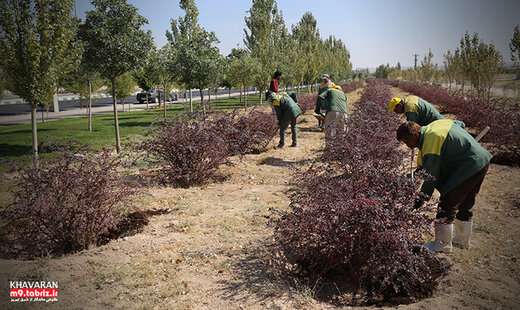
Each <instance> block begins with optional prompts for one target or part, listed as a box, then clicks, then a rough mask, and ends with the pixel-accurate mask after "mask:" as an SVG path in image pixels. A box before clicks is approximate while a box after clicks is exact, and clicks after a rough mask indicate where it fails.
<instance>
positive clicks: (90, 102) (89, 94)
mask: <svg viewBox="0 0 520 310" xmlns="http://www.w3.org/2000/svg"><path fill="white" fill-rule="evenodd" d="M87 82H88V131H90V132H92V83H91V82H90V80H88V81H87Z"/></svg>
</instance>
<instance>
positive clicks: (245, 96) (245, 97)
mask: <svg viewBox="0 0 520 310" xmlns="http://www.w3.org/2000/svg"><path fill="white" fill-rule="evenodd" d="M244 106H245V107H246V108H247V88H246V87H245V86H244Z"/></svg>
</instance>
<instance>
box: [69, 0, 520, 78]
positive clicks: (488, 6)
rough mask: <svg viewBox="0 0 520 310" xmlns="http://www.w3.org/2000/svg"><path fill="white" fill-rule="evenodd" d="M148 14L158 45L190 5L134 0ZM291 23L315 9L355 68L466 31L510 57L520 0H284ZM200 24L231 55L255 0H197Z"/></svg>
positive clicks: (455, 38) (439, 50)
mask: <svg viewBox="0 0 520 310" xmlns="http://www.w3.org/2000/svg"><path fill="white" fill-rule="evenodd" d="M128 2H129V3H131V4H132V5H134V6H136V7H137V8H138V9H139V13H140V14H141V15H143V16H144V17H146V18H147V19H148V22H149V24H148V25H146V29H147V30H148V29H149V30H151V31H152V34H153V37H154V39H155V43H156V45H157V46H162V45H164V44H165V43H166V36H165V32H166V30H168V29H169V28H170V20H171V19H172V18H177V17H179V16H182V15H183V14H184V12H183V11H182V10H181V9H180V8H179V2H178V1H175V0H128ZM277 3H278V7H279V9H281V11H282V13H283V16H284V19H285V22H286V24H287V25H288V26H289V27H290V25H293V24H296V23H297V22H298V20H299V19H300V18H301V16H302V15H303V14H304V13H305V12H307V11H309V12H311V13H312V14H313V15H314V17H315V18H316V20H317V22H318V28H319V31H320V34H321V36H322V37H326V36H329V35H334V36H336V37H337V38H340V39H342V40H343V41H344V42H345V44H346V46H347V48H348V49H349V51H350V54H351V62H352V64H353V66H354V68H375V67H377V66H378V65H380V64H386V63H390V64H391V65H395V64H396V63H397V62H398V61H399V62H400V63H401V65H402V66H403V67H408V66H413V63H414V56H413V54H419V62H420V59H422V57H424V55H425V54H426V53H427V52H428V49H431V50H432V52H433V54H434V61H435V62H437V63H439V64H442V55H443V54H444V53H445V52H446V51H447V50H448V49H451V50H453V49H455V48H456V47H457V46H458V43H459V41H460V39H461V37H462V36H463V35H464V33H465V32H466V31H467V32H469V33H474V32H477V33H478V34H479V36H480V37H481V39H483V40H484V41H485V42H487V43H490V42H492V43H493V44H495V46H496V47H497V48H498V50H499V51H500V52H501V54H502V55H503V57H504V61H505V62H506V63H510V55H511V54H510V51H509V41H510V40H511V37H512V34H513V28H514V26H515V25H517V24H520V0H434V1H431V0H393V1H391V0H386V1H385V0H365V1H360V0H358V1H354V0H343V1H340V0H328V1H317V0H277ZM196 4H197V7H198V8H199V12H200V16H199V22H200V24H201V25H202V26H203V27H205V28H206V30H208V31H213V32H215V33H216V35H217V38H218V39H219V41H220V43H219V44H218V47H219V49H220V50H221V52H222V53H223V54H224V55H227V54H228V53H229V51H230V50H231V49H232V48H234V47H237V46H243V42H242V40H243V36H244V35H243V33H244V30H243V29H244V27H245V22H244V17H245V16H246V15H247V11H248V10H249V8H250V7H251V1H250V0H196ZM90 9H92V5H91V4H90V1H89V0H76V10H77V14H78V16H79V17H81V18H84V16H85V11H87V10H90Z"/></svg>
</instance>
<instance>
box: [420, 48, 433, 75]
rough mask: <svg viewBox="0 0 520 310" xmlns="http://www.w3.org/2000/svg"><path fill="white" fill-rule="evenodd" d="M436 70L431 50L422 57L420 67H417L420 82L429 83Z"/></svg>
mask: <svg viewBox="0 0 520 310" xmlns="http://www.w3.org/2000/svg"><path fill="white" fill-rule="evenodd" d="M436 69H437V65H436V64H434V63H433V53H432V50H431V49H429V50H428V53H426V54H425V55H424V58H423V60H422V61H421V66H420V67H419V72H420V74H421V80H423V81H426V82H431V81H432V79H433V77H434V75H435V71H436Z"/></svg>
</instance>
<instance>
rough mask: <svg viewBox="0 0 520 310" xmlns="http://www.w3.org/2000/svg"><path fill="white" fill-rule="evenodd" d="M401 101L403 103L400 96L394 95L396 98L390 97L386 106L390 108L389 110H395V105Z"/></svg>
mask: <svg viewBox="0 0 520 310" xmlns="http://www.w3.org/2000/svg"><path fill="white" fill-rule="evenodd" d="M399 103H401V98H399V97H394V98H392V99H390V101H388V104H387V106H386V108H387V109H388V112H394V110H395V107H396V106H397V105H398V104H399Z"/></svg>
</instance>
